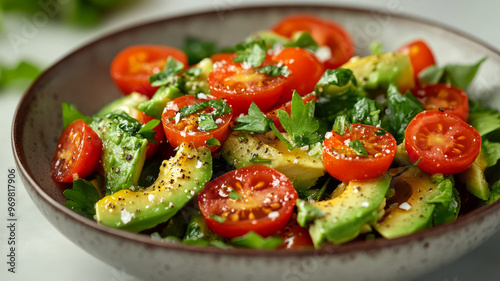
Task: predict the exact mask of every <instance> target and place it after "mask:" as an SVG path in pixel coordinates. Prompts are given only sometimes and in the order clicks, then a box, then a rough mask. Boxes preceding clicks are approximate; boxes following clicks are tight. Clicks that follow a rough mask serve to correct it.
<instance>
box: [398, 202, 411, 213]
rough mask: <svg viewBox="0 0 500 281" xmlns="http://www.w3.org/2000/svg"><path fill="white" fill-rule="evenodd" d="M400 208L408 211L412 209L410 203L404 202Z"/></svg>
mask: <svg viewBox="0 0 500 281" xmlns="http://www.w3.org/2000/svg"><path fill="white" fill-rule="evenodd" d="M399 208H400V209H403V210H405V211H408V210H410V209H411V205H410V204H409V203H408V202H404V203H401V205H399Z"/></svg>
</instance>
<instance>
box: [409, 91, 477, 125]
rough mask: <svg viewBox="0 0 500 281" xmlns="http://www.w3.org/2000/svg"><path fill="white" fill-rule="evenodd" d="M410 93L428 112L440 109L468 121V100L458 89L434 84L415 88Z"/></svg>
mask: <svg viewBox="0 0 500 281" xmlns="http://www.w3.org/2000/svg"><path fill="white" fill-rule="evenodd" d="M411 92H412V94H413V95H414V96H415V97H416V98H417V99H418V100H420V102H422V103H423V104H424V105H425V108H426V109H428V110H433V109H440V108H441V109H442V110H443V111H444V112H447V113H450V114H453V115H456V116H458V117H459V118H460V119H462V120H464V121H465V122H467V120H468V119H469V98H468V97H467V94H466V93H465V92H464V91H462V89H460V88H457V87H454V86H452V85H449V84H434V85H425V86H420V87H417V88H416V89H413V90H412V91H411Z"/></svg>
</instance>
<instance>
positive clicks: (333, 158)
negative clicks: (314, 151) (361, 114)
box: [323, 124, 397, 182]
mask: <svg viewBox="0 0 500 281" xmlns="http://www.w3.org/2000/svg"><path fill="white" fill-rule="evenodd" d="M356 140H359V141H360V142H361V143H362V144H363V147H364V149H365V150H366V152H367V154H368V155H367V156H359V155H358V154H357V153H356V152H355V151H354V149H353V148H352V147H351V146H349V143H350V142H353V141H356ZM396 145H397V144H396V139H394V137H393V136H392V135H391V134H389V133H387V132H385V131H383V130H381V129H380V128H377V127H373V126H368V125H362V124H351V127H350V129H348V128H347V127H346V131H345V133H344V135H342V136H341V135H339V134H338V133H337V132H335V131H332V132H331V135H330V134H328V136H327V137H326V138H325V140H324V142H323V164H324V165H325V168H326V170H327V172H328V173H329V174H330V175H331V176H332V177H334V178H336V179H338V180H340V181H343V182H349V181H352V180H358V181H361V180H369V179H374V178H377V177H380V176H382V175H383V174H384V173H385V172H386V171H387V170H388V169H389V167H390V166H391V163H392V160H393V159H394V156H395V155H396Z"/></svg>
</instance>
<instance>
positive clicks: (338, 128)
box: [333, 115, 351, 136]
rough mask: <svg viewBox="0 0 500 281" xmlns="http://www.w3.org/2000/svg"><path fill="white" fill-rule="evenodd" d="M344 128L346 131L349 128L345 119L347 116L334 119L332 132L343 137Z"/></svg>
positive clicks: (349, 125) (349, 124)
mask: <svg viewBox="0 0 500 281" xmlns="http://www.w3.org/2000/svg"><path fill="white" fill-rule="evenodd" d="M346 128H347V129H348V130H349V129H350V128H351V123H350V122H349V120H348V119H347V116H345V115H340V116H337V118H335V123H334V124H333V131H335V132H336V133H337V134H339V135H341V136H343V135H344V134H345V129H346Z"/></svg>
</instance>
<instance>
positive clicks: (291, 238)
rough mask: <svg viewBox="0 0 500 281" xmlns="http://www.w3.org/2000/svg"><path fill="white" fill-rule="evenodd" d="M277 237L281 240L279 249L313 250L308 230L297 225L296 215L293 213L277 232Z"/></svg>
mask: <svg viewBox="0 0 500 281" xmlns="http://www.w3.org/2000/svg"><path fill="white" fill-rule="evenodd" d="M278 235H280V236H281V238H282V239H283V245H281V246H279V247H278V248H281V249H300V248H306V247H308V248H314V244H313V241H312V239H311V235H310V234H309V230H308V229H307V228H305V227H302V226H300V225H299V224H298V223H297V214H296V213H293V214H292V216H291V217H290V220H289V221H288V224H287V225H286V226H285V227H284V228H283V229H281V230H279V231H278Z"/></svg>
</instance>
